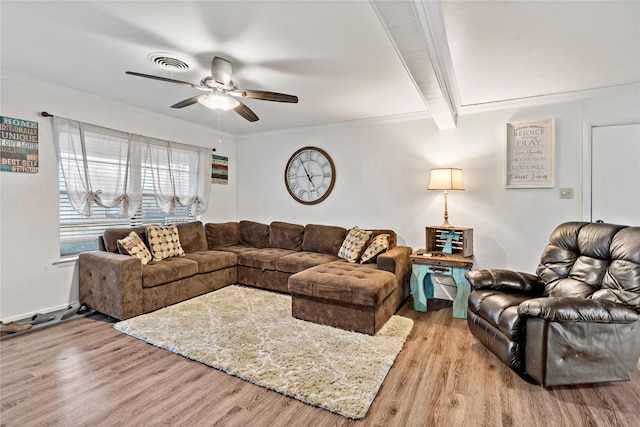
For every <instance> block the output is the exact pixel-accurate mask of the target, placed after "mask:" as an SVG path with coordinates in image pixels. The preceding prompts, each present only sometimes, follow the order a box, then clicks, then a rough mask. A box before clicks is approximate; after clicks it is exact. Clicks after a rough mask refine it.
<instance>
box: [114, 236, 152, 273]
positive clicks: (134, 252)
mask: <svg viewBox="0 0 640 427" xmlns="http://www.w3.org/2000/svg"><path fill="white" fill-rule="evenodd" d="M117 245H118V251H119V252H120V253H121V254H122V255H131V256H132V257H136V258H138V259H139V260H140V261H142V265H147V264H149V261H151V252H149V249H147V245H145V244H144V242H143V241H142V239H141V238H140V236H138V233H136V232H135V231H132V232H131V233H129V235H128V236H127V237H125V238H124V239H119V240H118V241H117Z"/></svg>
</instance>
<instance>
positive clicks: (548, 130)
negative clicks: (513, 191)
mask: <svg viewBox="0 0 640 427" xmlns="http://www.w3.org/2000/svg"><path fill="white" fill-rule="evenodd" d="M553 139H554V138H553V119H549V120H540V121H535V122H526V123H524V122H523V123H507V184H506V187H507V188H550V187H553V185H554V184H553Z"/></svg>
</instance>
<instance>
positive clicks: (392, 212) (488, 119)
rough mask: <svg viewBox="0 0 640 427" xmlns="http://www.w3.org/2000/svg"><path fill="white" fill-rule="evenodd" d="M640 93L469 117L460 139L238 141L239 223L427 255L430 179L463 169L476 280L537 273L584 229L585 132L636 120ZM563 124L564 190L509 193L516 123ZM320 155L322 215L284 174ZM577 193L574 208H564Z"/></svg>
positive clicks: (410, 129)
mask: <svg viewBox="0 0 640 427" xmlns="http://www.w3.org/2000/svg"><path fill="white" fill-rule="evenodd" d="M639 112H640V107H639V97H638V93H637V92H636V91H630V93H628V94H623V95H620V96H611V97H606V98H598V99H592V100H589V101H573V102H566V103H562V104H555V105H547V106H538V107H532V108H519V109H515V108H514V109H508V110H501V111H493V112H483V113H476V114H469V115H463V116H461V117H460V118H459V121H458V127H457V129H454V130H446V131H440V130H438V129H437V128H436V126H435V124H434V123H433V121H432V120H431V119H414V120H407V121H399V120H395V121H392V120H386V121H384V120H379V121H369V122H360V123H345V124H336V125H333V126H326V127H320V128H308V129H292V130H289V131H286V132H280V133H264V134H256V135H250V136H243V137H239V138H238V148H237V155H238V172H237V173H238V194H237V203H238V205H237V212H238V217H239V218H241V219H252V220H255V221H260V222H265V223H269V222H271V221H274V220H280V221H289V222H293V223H299V224H308V223H320V224H331V225H341V226H343V227H346V228H349V227H352V226H354V225H358V226H359V227H362V228H374V227H377V228H391V229H394V230H395V231H396V232H397V233H398V236H399V242H400V244H405V245H409V246H411V247H412V248H413V249H414V250H416V249H419V248H424V246H425V226H430V225H439V224H441V223H442V221H443V210H444V206H443V205H444V202H443V195H442V193H441V192H437V191H427V190H426V188H427V184H428V175H429V170H430V168H432V167H438V166H453V167H460V168H462V169H463V177H464V184H465V189H466V191H464V192H459V191H451V192H449V221H450V222H451V223H452V224H454V225H458V226H463V227H472V228H473V229H474V252H475V257H476V264H475V268H510V269H516V270H520V271H526V272H532V273H533V272H534V271H535V267H536V266H537V262H538V260H539V257H540V253H541V251H542V249H543V248H544V246H545V245H546V243H547V239H548V237H549V234H550V233H551V231H552V230H553V229H554V228H555V227H556V226H557V225H558V224H560V223H561V222H564V221H574V220H583V213H582V166H583V164H582V149H583V145H584V139H583V137H584V135H583V126H584V122H585V121H587V122H589V121H600V120H605V121H607V120H616V118H620V117H627V118H628V117H630V116H632V117H636V120H637V117H638V115H639ZM546 118H554V119H555V127H556V130H555V162H556V165H555V188H551V189H505V188H504V186H505V178H504V176H505V151H506V148H505V146H506V123H507V122H511V121H526V120H537V119H546ZM306 145H311V146H317V147H320V148H322V149H324V150H325V151H327V152H328V153H329V155H330V156H331V157H332V158H333V161H334V163H335V166H336V170H337V179H336V185H335V188H334V190H333V193H332V194H331V195H330V196H329V197H328V198H327V199H326V200H325V201H324V202H322V203H320V204H318V205H311V206H306V205H302V204H299V203H297V202H295V201H294V200H293V199H292V198H291V197H290V196H289V194H288V193H287V190H286V188H285V185H284V168H285V165H286V162H287V160H288V159H289V157H290V156H291V154H293V152H295V151H296V150H297V149H299V148H301V147H303V146H306ZM559 187H573V188H574V194H575V198H574V199H570V200H567V199H560V198H559V191H558V188H559Z"/></svg>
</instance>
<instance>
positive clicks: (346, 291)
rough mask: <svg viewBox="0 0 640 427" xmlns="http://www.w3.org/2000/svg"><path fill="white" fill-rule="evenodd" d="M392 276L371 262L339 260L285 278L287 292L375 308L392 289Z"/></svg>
mask: <svg viewBox="0 0 640 427" xmlns="http://www.w3.org/2000/svg"><path fill="white" fill-rule="evenodd" d="M395 283H396V278H395V276H394V275H393V274H392V273H389V272H388V271H382V270H378V269H377V268H375V267H374V266H372V265H371V264H366V265H362V264H352V263H349V262H345V261H343V260H338V261H334V262H330V263H328V264H322V265H318V266H316V267H312V268H309V269H306V270H304V271H301V272H299V273H296V274H294V275H292V276H291V277H289V292H290V293H291V295H305V296H308V297H313V298H317V299H326V300H332V301H340V302H341V303H344V304H356V305H364V306H369V307H376V306H378V305H379V304H380V303H381V302H382V301H384V299H385V298H387V296H388V295H389V294H390V293H391V292H393V290H394V288H395Z"/></svg>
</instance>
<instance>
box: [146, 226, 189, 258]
mask: <svg viewBox="0 0 640 427" xmlns="http://www.w3.org/2000/svg"><path fill="white" fill-rule="evenodd" d="M146 232H147V242H148V243H149V249H150V251H151V255H152V256H153V260H154V261H162V260H163V259H166V258H171V257H179V256H184V250H183V249H182V245H181V244H180V235H179V234H178V228H177V227H176V225H175V224H171V225H168V226H164V225H147V230H146Z"/></svg>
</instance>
